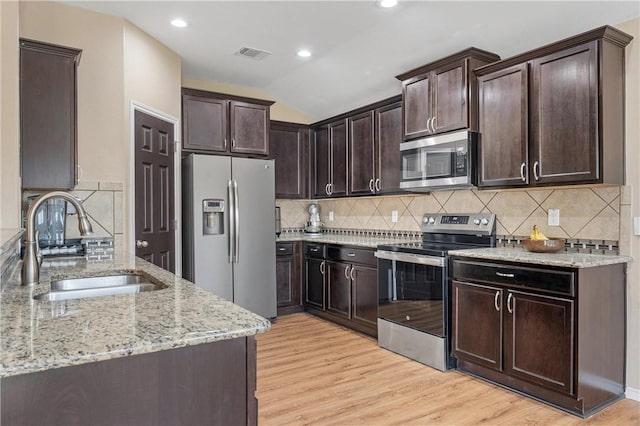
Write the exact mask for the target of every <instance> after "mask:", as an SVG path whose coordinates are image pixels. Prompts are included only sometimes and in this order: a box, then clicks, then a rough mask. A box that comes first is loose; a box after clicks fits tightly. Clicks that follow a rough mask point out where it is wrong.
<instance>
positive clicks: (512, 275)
mask: <svg viewBox="0 0 640 426" xmlns="http://www.w3.org/2000/svg"><path fill="white" fill-rule="evenodd" d="M496 275H497V276H499V277H504V278H515V277H516V276H515V274H505V273H503V272H496Z"/></svg>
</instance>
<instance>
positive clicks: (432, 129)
mask: <svg viewBox="0 0 640 426" xmlns="http://www.w3.org/2000/svg"><path fill="white" fill-rule="evenodd" d="M431 131H432V132H433V133H435V132H436V116H435V115H434V116H433V119H432V120H431Z"/></svg>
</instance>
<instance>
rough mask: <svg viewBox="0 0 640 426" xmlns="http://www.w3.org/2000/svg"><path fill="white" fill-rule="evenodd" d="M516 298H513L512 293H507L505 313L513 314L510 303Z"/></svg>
mask: <svg viewBox="0 0 640 426" xmlns="http://www.w3.org/2000/svg"><path fill="white" fill-rule="evenodd" d="M515 300H516V298H515V297H513V293H509V297H507V311H509V313H510V314H512V313H513V307H512V305H511V303H512V302H515Z"/></svg>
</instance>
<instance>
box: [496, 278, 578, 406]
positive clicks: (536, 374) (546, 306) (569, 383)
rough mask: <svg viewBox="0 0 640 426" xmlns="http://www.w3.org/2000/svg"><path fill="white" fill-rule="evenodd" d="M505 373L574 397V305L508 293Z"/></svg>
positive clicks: (558, 299) (546, 298)
mask: <svg viewBox="0 0 640 426" xmlns="http://www.w3.org/2000/svg"><path fill="white" fill-rule="evenodd" d="M506 307H507V310H508V312H506V315H505V334H506V336H505V372H507V373H508V374H510V375H512V376H516V377H519V378H521V379H524V380H527V381H529V382H532V383H536V384H538V385H541V386H544V387H546V388H549V389H553V390H556V391H560V392H563V393H566V394H573V358H574V356H573V354H574V347H573V342H574V330H573V301H571V300H566V299H561V298H557V297H548V296H539V295H533V294H528V293H522V292H516V291H509V292H507V300H506Z"/></svg>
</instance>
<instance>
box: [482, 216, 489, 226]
mask: <svg viewBox="0 0 640 426" xmlns="http://www.w3.org/2000/svg"><path fill="white" fill-rule="evenodd" d="M480 224H482V225H485V226H486V225H488V224H489V219H487V218H486V217H485V218H483V219H482V220H481V221H480Z"/></svg>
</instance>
